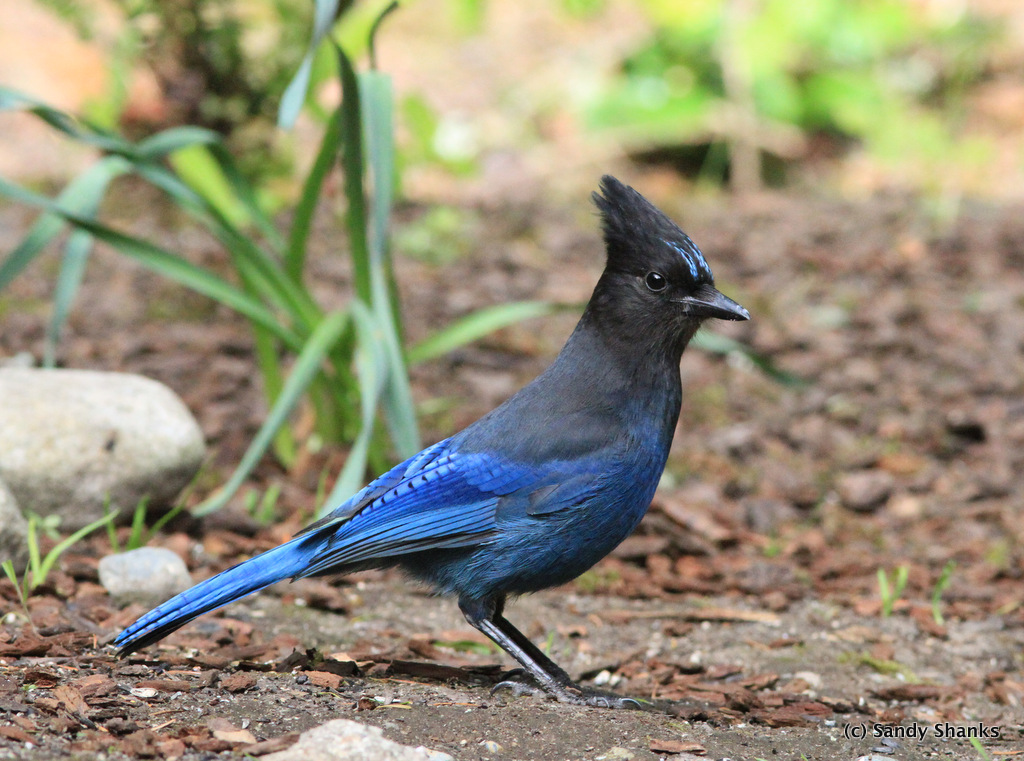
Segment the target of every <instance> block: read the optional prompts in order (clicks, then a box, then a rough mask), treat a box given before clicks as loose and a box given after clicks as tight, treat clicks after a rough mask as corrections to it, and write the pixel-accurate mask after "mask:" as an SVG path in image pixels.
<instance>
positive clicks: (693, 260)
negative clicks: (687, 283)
mask: <svg viewBox="0 0 1024 761" xmlns="http://www.w3.org/2000/svg"><path fill="white" fill-rule="evenodd" d="M662 242H663V243H665V245H667V246H668V247H669V248H671V249H672V250H673V251H675V252H676V253H678V254H679V255H680V256H681V257H683V260H684V261H685V262H686V266H687V267H689V268H690V277H692V278H693V279H694V280H698V279H699V278H700V276H701V275H704V277H706V278H707V279H708V280H711V279H712V278H713V276H712V274H711V267H709V266H708V262H707V259H705V258H704V254H702V253H701V252H700V249H699V248H697V246H696V245H695V244H694V242H693V241H692V240H690V239H689V238H687V239H686V240H685V241H682V242H679V241H674V240H665V239H664V238H662Z"/></svg>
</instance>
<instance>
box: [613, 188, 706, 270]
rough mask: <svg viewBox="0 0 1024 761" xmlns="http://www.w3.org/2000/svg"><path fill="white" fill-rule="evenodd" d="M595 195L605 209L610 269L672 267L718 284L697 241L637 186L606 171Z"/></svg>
mask: <svg viewBox="0 0 1024 761" xmlns="http://www.w3.org/2000/svg"><path fill="white" fill-rule="evenodd" d="M593 198H594V203H596V204H597V208H598V209H600V211H601V226H602V228H603V229H604V241H605V245H606V246H607V248H608V263H607V268H608V269H610V270H617V271H620V272H630V273H632V272H637V273H640V272H643V271H646V270H648V269H658V268H666V267H669V268H671V269H672V270H674V271H676V272H678V271H680V269H681V270H682V271H683V272H687V273H688V274H689V276H690V279H691V280H692V282H693V284H694V285H699V284H703V283H708V284H713V283H714V276H713V275H712V274H711V268H710V267H709V266H708V263H707V260H705V259H704V255H703V254H702V253H701V252H700V249H699V248H697V244H695V243H694V242H693V241H692V240H690V236H689V235H687V234H686V233H684V232H683V231H682V230H680V229H679V226H678V225H676V223H675V222H673V221H672V220H671V219H669V218H668V217H667V216H665V214H664V213H663V212H662V211H661V210H659V209H658V208H657V207H656V206H654V204H652V203H651V202H650V201H648V200H647V199H646V198H644V197H643V196H642V195H640V194H639V193H637V192H636V191H635V190H633V188H631V187H629V186H628V185H624V184H622V183H621V182H619V181H618V180H617V179H615V178H614V177H612V176H611V175H609V174H606V175H605V176H604V177H602V178H601V192H600V193H594V195H593Z"/></svg>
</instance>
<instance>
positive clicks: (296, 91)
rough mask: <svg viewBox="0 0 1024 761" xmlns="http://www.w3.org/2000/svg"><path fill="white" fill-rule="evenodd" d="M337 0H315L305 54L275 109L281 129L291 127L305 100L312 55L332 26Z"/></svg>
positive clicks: (310, 74) (311, 66)
mask: <svg viewBox="0 0 1024 761" xmlns="http://www.w3.org/2000/svg"><path fill="white" fill-rule="evenodd" d="M338 6H339V0H316V5H315V10H314V14H313V35H312V38H311V39H310V41H309V47H308V48H307V50H306V54H305V55H304V56H303V58H302V63H301V64H299V68H298V71H296V72H295V76H294V77H292V81H291V82H289V83H288V87H286V88H285V91H284V95H282V96H281V105H280V107H279V108H278V111H277V126H279V127H281V128H283V129H291V127H292V126H293V125H294V124H295V120H296V119H297V118H298V116H299V111H301V110H302V106H303V104H304V103H305V102H306V93H307V92H308V91H309V81H310V77H311V76H312V74H313V56H314V54H315V53H316V49H317V48H318V47H320V43H321V42H322V41H323V39H324V37H326V36H327V34H328V33H329V32H330V31H331V27H333V26H334V20H335V19H336V18H337V17H338Z"/></svg>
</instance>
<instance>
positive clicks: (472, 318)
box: [406, 301, 578, 364]
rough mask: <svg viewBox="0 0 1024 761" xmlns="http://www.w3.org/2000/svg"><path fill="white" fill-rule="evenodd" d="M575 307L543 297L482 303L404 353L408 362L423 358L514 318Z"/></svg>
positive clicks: (512, 321) (510, 321)
mask: <svg viewBox="0 0 1024 761" xmlns="http://www.w3.org/2000/svg"><path fill="white" fill-rule="evenodd" d="M577 308H578V307H577V306H576V305H565V304H551V303H548V302H545V301H513V302H510V303H508V304H498V305H496V306H492V307H485V308H484V309H481V310H479V311H477V312H473V313H471V314H468V315H466V316H465V317H461V318H459V319H458V320H456V321H455V322H453V323H452V324H451V325H449V326H448V327H446V328H443V329H442V330H439V331H437V332H436V333H434V334H433V335H432V336H430V337H428V338H425V339H423V340H422V341H420V342H419V343H418V344H416V345H415V346H413V347H411V348H410V349H409V350H408V351H407V352H406V356H407V357H408V360H409V363H410V364H416V363H417V362H426V361H427V360H431V359H435V358H437V357H440V356H441V355H443V354H447V353H448V352H450V351H453V350H455V349H458V348H460V347H462V346H465V345H466V344H469V343H472V342H473V341H477V340H479V339H481V338H483V337H484V336H486V335H489V334H490V333H493V332H494V331H496V330H499V329H501V328H506V327H508V326H509V325H514V324H515V323H517V322H521V321H523V320H528V319H530V318H533V317H544V316H545V315H549V314H553V313H554V312H559V311H565V310H570V309H572V310H575V309H577Z"/></svg>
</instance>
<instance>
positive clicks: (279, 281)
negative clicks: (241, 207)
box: [135, 164, 323, 330]
mask: <svg viewBox="0 0 1024 761" xmlns="http://www.w3.org/2000/svg"><path fill="white" fill-rule="evenodd" d="M135 169H136V172H137V173H138V174H139V175H140V176H141V177H143V178H144V179H146V180H147V181H148V182H151V183H152V184H153V185H155V186H156V187H158V188H160V189H161V190H163V191H164V192H165V193H167V194H168V195H169V196H170V197H171V199H172V200H173V201H174V202H175V204H177V205H178V206H180V207H181V208H182V209H184V210H185V211H186V212H188V213H189V214H190V215H191V216H193V217H194V218H195V219H197V220H199V221H200V222H201V223H202V224H203V225H204V226H205V227H207V229H209V230H210V232H211V233H213V235H214V236H216V238H217V240H219V241H220V242H221V244H222V245H223V246H224V248H225V249H227V251H228V254H229V255H230V256H231V258H232V263H233V264H234V265H235V267H236V268H237V269H238V271H239V275H240V276H241V277H242V278H243V280H244V282H245V283H246V285H247V287H251V288H252V292H253V293H257V294H259V296H260V297H261V298H262V299H264V300H265V301H267V302H269V303H271V304H274V305H276V306H277V307H279V308H280V309H282V310H283V311H285V312H287V313H288V314H289V315H290V316H291V317H292V318H293V319H294V320H295V321H297V322H298V323H300V324H301V325H302V326H303V327H304V328H305V329H306V330H311V329H312V326H313V325H316V324H317V323H318V322H319V320H320V319H321V318H322V316H323V314H322V311H321V309H320V307H319V306H318V305H317V303H316V302H315V301H314V300H313V298H312V296H311V295H310V293H309V292H308V291H305V290H304V289H302V288H301V287H300V286H299V285H298V284H296V283H294V282H292V281H291V279H290V278H289V277H288V276H287V275H286V274H285V273H284V271H283V270H282V268H281V266H280V265H279V263H278V262H277V261H276V260H275V258H274V257H273V256H272V255H271V254H269V253H268V252H266V251H264V250H263V249H262V248H261V247H260V246H259V245H257V244H256V243H254V242H253V241H252V240H251V239H250V238H249V237H248V236H246V235H245V233H244V232H243V231H241V230H239V229H238V228H237V227H235V226H234V225H233V224H232V223H231V222H230V221H229V220H228V219H226V218H224V217H223V216H221V215H220V214H219V212H218V211H217V209H216V208H214V207H213V206H211V205H210V204H208V203H207V202H206V201H205V200H204V199H203V198H202V196H200V195H199V194H198V193H196V191H195V190H194V189H192V188H191V187H189V186H188V185H187V184H186V183H184V182H182V181H181V180H180V179H179V178H178V177H177V176H176V175H174V173H173V172H170V171H168V170H167V169H165V168H164V167H161V166H159V165H156V164H149V165H139V166H136V167H135Z"/></svg>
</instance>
